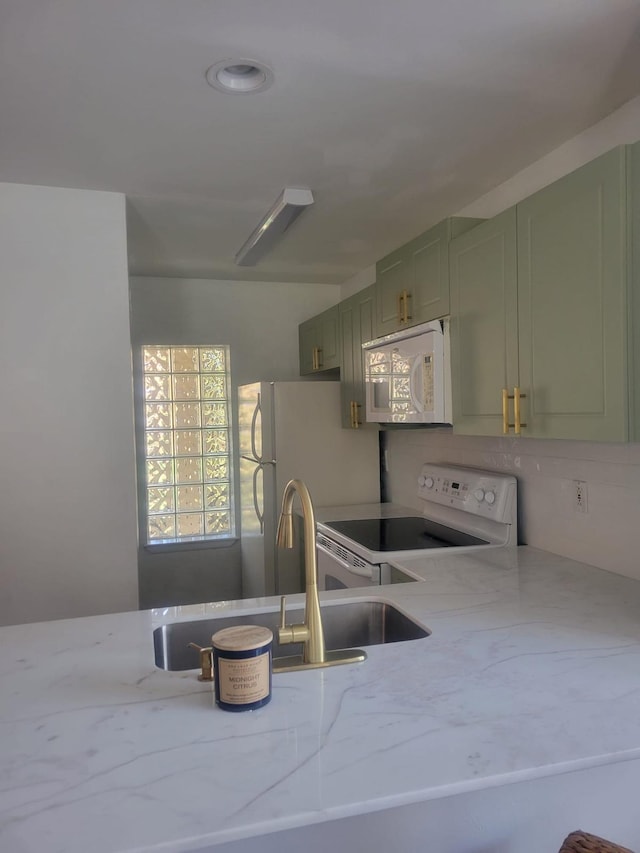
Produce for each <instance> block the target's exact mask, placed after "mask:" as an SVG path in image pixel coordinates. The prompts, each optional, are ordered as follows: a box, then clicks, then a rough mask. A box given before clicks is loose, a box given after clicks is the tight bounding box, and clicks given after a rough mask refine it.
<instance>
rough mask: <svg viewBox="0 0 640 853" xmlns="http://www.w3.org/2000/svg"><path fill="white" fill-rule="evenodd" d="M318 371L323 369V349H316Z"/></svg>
mask: <svg viewBox="0 0 640 853" xmlns="http://www.w3.org/2000/svg"><path fill="white" fill-rule="evenodd" d="M316 353H317V356H316V370H320V368H321V367H322V347H316Z"/></svg>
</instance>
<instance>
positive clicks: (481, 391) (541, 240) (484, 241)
mask: <svg viewBox="0 0 640 853" xmlns="http://www.w3.org/2000/svg"><path fill="white" fill-rule="evenodd" d="M633 156H634V151H633V149H631V148H623V147H621V148H617V149H614V150H613V151H610V152H609V153H607V154H605V155H603V156H602V157H599V158H598V159H597V160H594V161H593V162H591V163H589V164H587V165H586V166H584V167H582V168H580V169H578V170H577V171H575V172H572V173H571V174H570V175H567V176H566V177H564V178H562V179H560V180H559V181H556V182H555V183H553V184H551V185H550V186H548V187H545V188H544V189H542V190H540V191H539V192H537V193H535V195H533V196H531V197H529V198H527V199H525V200H524V201H523V202H521V203H520V204H518V205H517V206H516V207H515V208H513V209H511V210H508V211H505V213H503V214H501V215H500V216H497V217H495V219H492V220H489V221H488V222H485V223H483V224H481V225H479V226H478V227H477V228H475V229H473V231H471V232H469V233H468V234H465V235H463V236H462V237H459V238H458V239H456V240H454V241H453V242H452V243H451V246H450V262H451V314H452V319H451V344H452V386H453V414H454V418H453V419H454V429H455V430H456V431H457V432H461V433H471V434H489V435H495V434H500V433H503V432H504V424H505V421H506V422H507V423H508V424H514V423H515V421H516V420H517V417H516V414H517V413H516V412H515V411H514V406H515V404H516V402H517V401H516V400H515V399H514V397H517V395H518V390H519V393H520V395H521V403H520V422H521V434H522V435H523V436H531V437H541V438H572V439H583V440H591V441H625V440H627V439H628V438H629V436H630V426H629V405H628V402H629V386H628V383H629V365H628V360H627V353H628V342H629V338H628V334H627V332H628V329H627V323H628V318H627V299H628V298H629V289H630V285H631V281H632V276H631V254H630V252H628V247H629V246H630V241H628V239H627V236H628V227H629V223H630V217H629V214H630V212H631V210H632V204H631V201H632V195H631V192H630V181H629V179H630V177H631V174H632V168H631V167H632V158H633ZM636 156H637V152H636ZM515 429H516V427H515V426H512V427H510V428H509V432H511V433H513V432H514V430H515Z"/></svg>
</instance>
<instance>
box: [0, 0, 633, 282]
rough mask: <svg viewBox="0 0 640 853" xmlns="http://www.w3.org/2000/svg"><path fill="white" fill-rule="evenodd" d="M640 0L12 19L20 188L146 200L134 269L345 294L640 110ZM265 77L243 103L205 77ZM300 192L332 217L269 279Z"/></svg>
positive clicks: (271, 0) (190, 8) (27, 10)
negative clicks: (269, 241) (271, 210)
mask: <svg viewBox="0 0 640 853" xmlns="http://www.w3.org/2000/svg"><path fill="white" fill-rule="evenodd" d="M639 31H640V2H637V0H635V1H634V2H632V0H234V2H221V0H0V180H3V181H9V182H23V183H31V184H43V185H51V186H67V187H80V188H90V189H106V190H115V191H119V192H123V193H126V195H127V197H128V221H129V241H130V264H131V271H132V272H133V273H134V274H137V275H178V276H197V277H207V278H209V277H211V278H234V279H248V278H253V279H262V280H281V281H308V282H315V281H318V282H332V283H337V282H342V281H344V280H346V279H348V278H349V277H350V276H352V275H354V274H355V273H357V272H358V271H359V270H361V269H363V268H364V267H366V266H368V265H369V264H372V263H374V262H375V261H376V260H377V259H378V258H379V257H381V256H382V255H384V254H385V253H386V252H388V251H390V250H391V249H393V248H395V247H396V246H398V245H400V244H402V243H403V242H405V241H406V240H407V239H409V238H410V237H413V236H414V235H416V234H417V233H419V232H421V231H423V230H424V229H425V228H426V227H428V226H429V225H431V224H432V223H434V222H437V221H438V220H439V219H441V218H442V217H443V216H446V215H448V214H451V213H453V212H455V211H456V210H458V209H460V208H461V207H463V206H464V205H465V204H467V203H469V202H471V201H472V200H473V199H475V198H477V197H478V196H480V195H481V194H483V193H484V192H486V191H487V190H488V189H490V188H491V187H493V186H495V185H497V184H498V183H500V182H501V181H503V180H505V179H506V178H508V177H509V176H510V175H512V174H513V173H515V172H516V171H518V170H519V169H521V168H523V167H524V166H525V165H527V164H528V163H530V162H532V161H533V160H536V159H537V158H539V157H541V156H542V155H543V154H545V153H547V152H548V151H550V150H552V149H553V148H555V147H556V146H558V145H559V144H560V143H561V142H563V141H564V140H566V139H568V138H570V137H571V136H574V135H575V134H577V133H579V132H580V131H582V130H583V129H585V128H586V127H588V126H590V125H591V124H593V123H595V122H596V121H598V120H599V119H601V118H603V117H604V116H605V115H607V114H609V113H610V112H612V111H613V110H614V109H616V108H617V107H618V106H620V105H621V104H622V103H624V102H625V101H627V100H629V99H630V98H632V97H633V96H635V95H636V94H638V92H640V44H639V39H638V34H639ZM239 57H240V58H253V59H256V60H260V61H262V62H266V63H267V64H268V65H269V66H270V67H271V68H272V69H273V72H274V75H275V82H274V85H273V86H272V87H271V88H270V89H269V90H267V91H265V92H261V93H258V94H254V95H238V96H235V95H228V94H224V93H221V92H218V91H216V90H215V89H213V88H211V87H210V86H208V85H207V83H206V80H205V72H206V70H207V68H208V67H209V66H210V65H212V64H213V63H215V62H217V61H218V60H221V59H226V58H239ZM285 186H306V187H310V188H311V189H312V190H313V192H314V195H315V198H316V203H315V205H314V206H313V207H312V208H311V209H310V210H308V211H306V212H305V213H304V215H303V216H302V217H301V218H300V219H299V220H298V221H297V222H296V223H295V225H294V226H292V228H291V229H290V231H288V232H287V233H286V234H285V235H284V237H283V239H282V242H281V243H280V245H279V246H278V247H277V248H276V249H275V250H274V251H273V252H272V253H271V254H270V255H269V256H268V257H267V258H265V260H264V261H262V262H261V263H260V264H259V265H257V266H256V267H253V268H247V267H236V266H235V265H234V262H233V257H234V254H235V252H236V250H237V249H238V248H239V247H240V245H241V244H242V243H243V242H244V240H245V239H246V238H247V237H248V235H249V233H250V232H251V231H252V230H253V228H254V227H255V225H256V224H257V222H258V221H259V219H260V218H261V216H262V215H263V213H264V212H265V211H266V209H267V208H268V207H269V206H270V204H271V203H272V202H273V201H274V200H275V198H276V196H277V195H278V194H279V192H280V191H281V190H282V188H283V187H285Z"/></svg>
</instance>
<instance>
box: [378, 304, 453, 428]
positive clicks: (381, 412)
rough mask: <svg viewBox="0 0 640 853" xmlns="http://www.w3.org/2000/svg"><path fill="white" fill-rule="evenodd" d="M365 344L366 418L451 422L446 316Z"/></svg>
mask: <svg viewBox="0 0 640 853" xmlns="http://www.w3.org/2000/svg"><path fill="white" fill-rule="evenodd" d="M362 348H363V351H364V371H365V390H366V417H367V420H368V421H376V422H380V423H419V424H449V423H451V361H450V355H449V352H450V347H449V325H448V321H446V320H434V321H432V322H430V323H422V324H421V325H419V326H414V327H413V328H410V329H403V330H402V331H401V332H395V333H394V334H392V335H386V336H385V337H383V338H376V340H373V341H367V343H364V344H363V345H362Z"/></svg>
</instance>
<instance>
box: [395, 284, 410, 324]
mask: <svg viewBox="0 0 640 853" xmlns="http://www.w3.org/2000/svg"><path fill="white" fill-rule="evenodd" d="M410 299H411V294H410V293H409V291H408V290H401V291H400V293H399V294H398V322H399V323H408V322H409V320H410V319H411V314H409V300H410Z"/></svg>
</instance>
